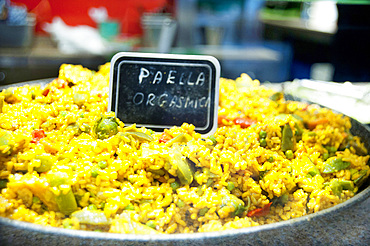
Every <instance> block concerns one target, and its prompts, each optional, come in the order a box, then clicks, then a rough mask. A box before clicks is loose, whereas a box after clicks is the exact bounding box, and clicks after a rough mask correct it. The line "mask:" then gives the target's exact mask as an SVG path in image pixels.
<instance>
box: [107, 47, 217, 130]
mask: <svg viewBox="0 0 370 246" xmlns="http://www.w3.org/2000/svg"><path fill="white" fill-rule="evenodd" d="M219 78H220V64H219V62H218V61H217V59H216V58H214V57H211V56H196V55H173V54H153V53H130V52H121V53H118V54H116V55H115V56H114V57H113V58H112V60H111V72H110V85H109V86H110V88H109V90H110V92H109V93H110V94H109V105H108V110H109V111H114V112H115V114H116V117H118V118H119V119H120V120H121V121H122V122H124V123H125V124H127V125H130V124H134V123H136V124H137V125H138V126H145V127H147V128H149V129H152V130H154V131H163V130H164V129H165V128H171V127H172V126H181V125H182V123H184V122H187V123H190V124H193V125H194V126H195V130H196V131H197V132H199V133H201V134H202V135H205V136H207V135H211V134H212V133H213V132H214V131H215V130H216V128H217V107H218V93H219V91H218V88H219V85H218V83H219Z"/></svg>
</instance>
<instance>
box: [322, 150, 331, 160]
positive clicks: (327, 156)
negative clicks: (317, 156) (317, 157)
mask: <svg viewBox="0 0 370 246" xmlns="http://www.w3.org/2000/svg"><path fill="white" fill-rule="evenodd" d="M329 157H330V154H329V153H327V152H325V153H324V154H322V159H323V160H324V161H326V160H327V159H328V158H329Z"/></svg>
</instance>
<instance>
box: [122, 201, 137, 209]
mask: <svg viewBox="0 0 370 246" xmlns="http://www.w3.org/2000/svg"><path fill="white" fill-rule="evenodd" d="M124 210H135V207H134V205H133V204H132V203H129V204H128V205H127V206H126V207H125V208H124Z"/></svg>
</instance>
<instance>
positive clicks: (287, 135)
mask: <svg viewBox="0 0 370 246" xmlns="http://www.w3.org/2000/svg"><path fill="white" fill-rule="evenodd" d="M293 147H294V137H293V131H292V128H290V126H289V124H285V125H284V127H283V132H282V137H281V150H282V151H284V152H285V151H287V150H293Z"/></svg>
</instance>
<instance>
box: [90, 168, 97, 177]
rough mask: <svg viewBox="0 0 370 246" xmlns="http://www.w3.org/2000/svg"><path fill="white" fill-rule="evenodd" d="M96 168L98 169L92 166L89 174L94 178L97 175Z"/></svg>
mask: <svg viewBox="0 0 370 246" xmlns="http://www.w3.org/2000/svg"><path fill="white" fill-rule="evenodd" d="M98 170H99V169H98V168H97V167H93V168H92V169H91V176H92V177H94V178H96V177H97V176H98V175H99V173H98Z"/></svg>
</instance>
